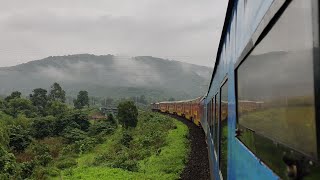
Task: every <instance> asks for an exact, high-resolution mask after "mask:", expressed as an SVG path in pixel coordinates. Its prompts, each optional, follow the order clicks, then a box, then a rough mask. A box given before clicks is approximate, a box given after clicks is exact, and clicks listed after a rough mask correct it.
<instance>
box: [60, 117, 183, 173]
mask: <svg viewBox="0 0 320 180" xmlns="http://www.w3.org/2000/svg"><path fill="white" fill-rule="evenodd" d="M123 134H124V130H123V129H121V128H119V129H118V130H117V131H116V132H115V133H114V134H112V135H110V136H109V137H107V138H106V139H107V140H106V141H105V142H104V143H102V144H100V145H98V146H97V147H96V148H94V150H93V151H91V152H89V153H86V154H83V155H81V156H80V157H79V158H77V163H78V165H77V166H76V167H74V168H71V169H67V170H64V171H62V172H61V176H63V179H179V175H180V174H181V172H182V170H183V169H184V166H185V162H186V160H187V155H188V152H189V145H188V140H187V138H186V137H187V134H188V128H187V127H186V126H185V125H184V124H182V123H181V122H179V121H177V120H174V119H172V118H169V117H166V116H163V115H160V114H156V113H150V112H148V113H146V112H142V113H141V112H140V115H139V123H138V126H137V127H136V128H135V129H132V130H131V131H130V132H129V134H130V135H131V136H132V140H131V141H130V143H129V144H128V147H126V146H124V145H123V143H121V141H122V140H123ZM56 178H60V177H56Z"/></svg>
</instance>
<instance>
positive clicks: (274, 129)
mask: <svg viewBox="0 0 320 180" xmlns="http://www.w3.org/2000/svg"><path fill="white" fill-rule="evenodd" d="M311 9H312V6H311V1H299V0H295V1H292V2H291V3H290V5H289V6H288V8H287V9H286V10H285V12H284V13H283V14H282V16H281V17H280V19H279V20H278V21H277V23H276V24H275V25H274V27H273V28H272V29H271V31H270V32H269V33H268V34H267V35H266V37H265V38H264V39H263V40H262V41H261V42H260V44H259V45H258V46H257V47H256V48H255V49H254V50H253V51H252V53H251V54H250V55H249V56H248V57H247V59H246V60H245V61H244V62H243V63H242V64H241V65H240V66H239V68H238V69H237V82H238V83H237V84H238V87H237V92H238V102H237V105H238V107H237V108H238V122H239V128H242V130H243V133H242V134H241V135H240V136H239V139H240V140H241V141H242V142H243V143H244V144H245V145H246V146H247V147H248V148H250V149H251V150H252V151H253V152H254V153H255V154H256V155H257V156H258V157H259V158H261V159H262V160H263V161H264V162H266V164H268V165H269V166H270V167H271V168H272V169H273V170H274V171H275V172H277V174H279V175H280V176H281V177H285V176H286V175H285V170H284V169H285V168H286V166H285V165H283V164H280V163H281V161H282V158H283V156H284V154H285V153H284V152H282V151H284V150H283V149H281V148H279V147H277V145H276V144H279V145H284V146H285V147H287V148H290V149H293V150H294V151H297V152H300V153H302V154H305V155H307V156H309V157H311V158H314V159H316V158H317V149H316V129H315V105H314V101H315V99H314V79H313V73H314V72H313V58H314V57H313V33H312V10H311Z"/></svg>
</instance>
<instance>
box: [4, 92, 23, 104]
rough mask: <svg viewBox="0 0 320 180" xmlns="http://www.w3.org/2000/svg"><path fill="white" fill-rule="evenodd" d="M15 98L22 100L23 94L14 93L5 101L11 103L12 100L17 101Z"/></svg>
mask: <svg viewBox="0 0 320 180" xmlns="http://www.w3.org/2000/svg"><path fill="white" fill-rule="evenodd" d="M15 98H21V92H19V91H14V92H12V93H11V95H10V96H7V97H6V98H5V99H4V100H5V101H7V102H9V101H10V100H11V99H15Z"/></svg>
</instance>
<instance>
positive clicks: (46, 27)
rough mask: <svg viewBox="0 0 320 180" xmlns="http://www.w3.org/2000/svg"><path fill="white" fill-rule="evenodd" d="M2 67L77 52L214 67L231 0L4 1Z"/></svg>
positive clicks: (0, 21) (1, 13)
mask: <svg viewBox="0 0 320 180" xmlns="http://www.w3.org/2000/svg"><path fill="white" fill-rule="evenodd" d="M0 2H1V6H0V67H1V66H11V65H16V64H20V63H24V62H27V61H31V60H36V59H42V58H44V57H47V56H54V55H68V54H78V53H91V54H97V55H102V54H114V55H125V56H143V55H151V56H155V57H163V58H168V59H175V60H179V61H184V62H189V63H193V64H200V65H207V66H213V63H214V58H215V54H216V50H217V46H218V42H219V38H220V34H221V30H222V25H223V21H224V15H225V11H226V6H227V0H198V1H197V0H91V1H89V0H27V1H26V0H0Z"/></svg>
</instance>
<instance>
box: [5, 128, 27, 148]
mask: <svg viewBox="0 0 320 180" xmlns="http://www.w3.org/2000/svg"><path fill="white" fill-rule="evenodd" d="M9 131H10V136H9V138H10V142H9V146H10V148H11V149H13V150H15V151H17V152H22V151H24V150H25V149H26V148H27V147H28V145H29V144H30V143H31V137H30V135H29V131H28V130H26V129H25V128H23V127H22V126H20V125H18V126H15V125H12V126H11V127H10V129H9Z"/></svg>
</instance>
